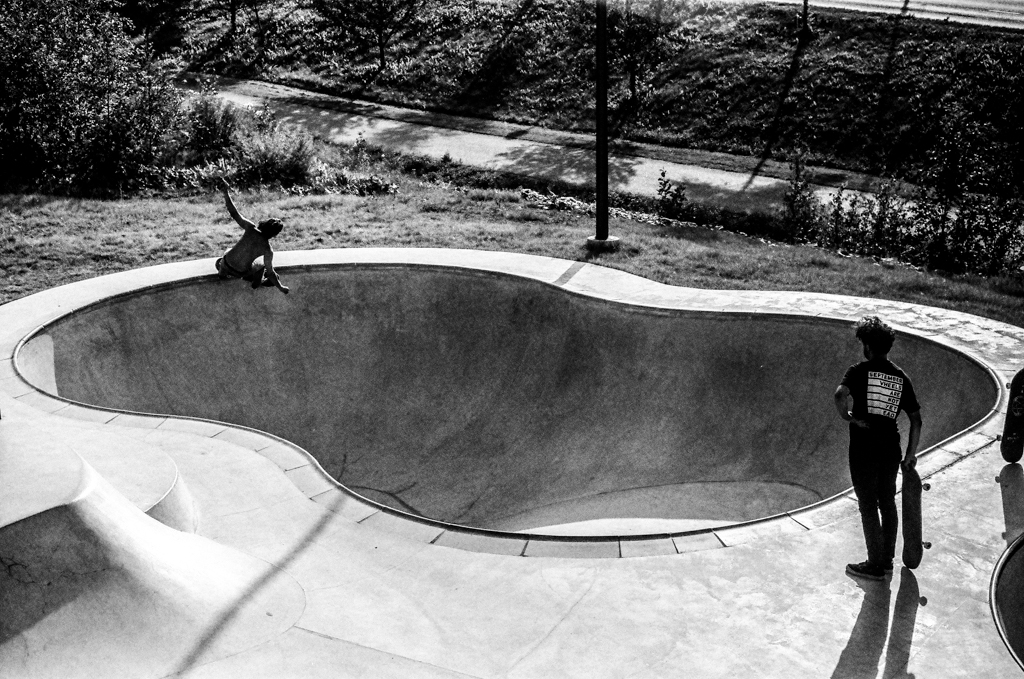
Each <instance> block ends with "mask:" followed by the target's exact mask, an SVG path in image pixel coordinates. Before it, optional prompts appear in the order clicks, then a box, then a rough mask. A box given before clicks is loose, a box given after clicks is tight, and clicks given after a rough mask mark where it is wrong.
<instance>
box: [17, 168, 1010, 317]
mask: <svg viewBox="0 0 1024 679" xmlns="http://www.w3.org/2000/svg"><path fill="white" fill-rule="evenodd" d="M398 181H399V184H400V187H401V189H400V192H399V193H398V194H397V195H386V196H370V197H360V196H353V195H321V196H304V197H298V196H292V195H288V194H284V193H280V192H272V191H259V192H241V193H238V194H237V195H236V196H235V203H236V205H238V207H239V210H240V211H241V212H242V214H243V215H246V216H250V217H253V218H262V217H264V216H269V215H277V216H280V217H281V218H282V219H283V220H284V221H285V224H286V228H285V230H284V231H283V232H282V234H281V235H280V236H278V237H277V238H276V239H275V241H274V245H275V248H276V249H277V250H298V249H315V248H341V247H344V248H357V247H443V248H468V249H479V250H502V251H507V252H522V253H528V254H536V255H546V256H550V257H560V258H564V259H568V260H581V261H584V260H588V259H589V257H590V255H589V253H588V252H587V250H586V249H585V247H584V242H585V241H586V238H587V236H589V235H592V234H593V228H594V226H593V218H592V217H590V216H587V215H586V214H582V213H578V212H570V211H551V210H543V209H539V208H537V207H535V206H534V204H532V203H530V202H527V201H526V200H524V199H523V198H521V197H520V195H519V193H518V192H515V191H494V190H482V189H469V190H466V189H459V188H454V187H451V186H438V185H436V184H428V183H423V182H418V181H416V180H413V179H409V178H405V179H401V178H400V179H399V180H398ZM239 233H240V232H239V230H238V228H237V226H235V224H234V222H232V221H231V220H230V218H229V217H228V215H227V212H226V211H225V209H224V206H223V201H222V199H221V197H220V195H219V194H216V193H212V192H211V193H210V194H208V195H201V196H196V197H179V198H133V199H126V200H119V201H102V200H85V199H70V198H52V197H47V196H19V195H0V303H4V302H8V301H11V300H13V299H17V298H19V297H23V296H25V295H29V294H31V293H33V292H37V291H39V290H43V289H46V288H50V287H53V286H57V285H62V284H65V283H70V282H73V281H76V280H81V279H84V278H89V277H92V276H98V275H102V274H106V273H112V272H116V271H123V270H127V269H133V268H138V267H144V266H150V265H154V264H160V263H165V262H172V261H181V260H189V259H198V258H204V257H213V256H216V255H219V254H220V253H221V252H222V251H223V250H224V249H225V248H227V247H229V246H230V245H231V244H232V243H233V242H234V240H235V239H236V238H237V237H238V235H239ZM611 233H612V234H613V235H617V236H619V237H620V238H621V239H622V241H623V243H624V245H623V248H622V249H621V251H620V252H618V253H615V254H604V255H600V256H599V258H598V259H596V260H591V261H594V262H595V263H597V264H600V265H602V266H609V267H614V268H617V269H621V270H624V271H628V272H630V273H634V274H636V275H639V276H643V277H645V278H649V279H652V280H655V281H659V282H662V283H668V284H671V285H680V286H690V287H699V288H717V289H758V290H804V291H814V292H826V293H838V294H846V295H857V296H865V297H879V298H885V299H894V300H902V301H907V302H915V303H920V304H928V305H932V306H938V307H943V308H948V309H956V310H959V311H965V312H968V313H973V314H978V315H981V316H987V317H989V318H993V319H997V320H1000V321H1004V322H1008V323H1012V324H1014V325H1018V326H1022V327H1024V305H1022V304H1021V302H1022V297H1024V284H1022V281H1021V280H1020V279H1019V278H1018V279H989V280H986V279H981V278H957V279H951V278H947V277H943V276H939V275H935V274H931V273H923V272H919V271H916V270H914V269H912V268H909V267H905V266H900V265H895V264H891V263H887V262H877V263H876V262H874V261H872V260H870V259H861V258H855V257H843V256H841V255H838V254H834V253H830V252H826V251H823V250H820V249H818V248H815V247H809V246H798V245H785V244H779V243H771V242H767V241H763V240H761V239H757V238H750V237H747V236H743V235H739V234H735V233H730V232H727V231H718V230H714V229H708V228H703V227H696V226H686V225H677V226H660V225H656V224H650V223H643V222H638V221H633V220H628V219H625V218H615V217H613V218H612V221H611Z"/></svg>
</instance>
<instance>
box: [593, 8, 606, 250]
mask: <svg viewBox="0 0 1024 679" xmlns="http://www.w3.org/2000/svg"><path fill="white" fill-rule="evenodd" d="M596 2H597V7H596V10H597V69H596V75H597V88H596V89H597V93H596V94H597V96H596V99H597V111H596V113H597V144H596V151H597V163H596V167H597V177H596V186H595V188H596V191H597V206H596V209H597V235H596V238H597V240H599V241H606V240H608V1H607V0H596Z"/></svg>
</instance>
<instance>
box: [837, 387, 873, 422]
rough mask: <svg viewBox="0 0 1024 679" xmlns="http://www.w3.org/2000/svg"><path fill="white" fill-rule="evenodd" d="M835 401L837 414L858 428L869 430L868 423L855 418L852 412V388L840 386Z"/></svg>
mask: <svg viewBox="0 0 1024 679" xmlns="http://www.w3.org/2000/svg"><path fill="white" fill-rule="evenodd" d="M832 398H833V400H834V401H835V404H836V412H837V413H839V417H841V418H842V419H843V420H845V421H846V422H853V423H854V424H855V425H857V426H858V427H862V428H867V426H868V423H867V422H865V421H864V420H858V419H856V418H854V416H853V411H852V410H850V388H849V387H847V386H846V385H845V384H840V385H839V387H838V388H836V393H835V394H834V395H833V397H832Z"/></svg>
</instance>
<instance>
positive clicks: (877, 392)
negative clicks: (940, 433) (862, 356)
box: [840, 358, 921, 433]
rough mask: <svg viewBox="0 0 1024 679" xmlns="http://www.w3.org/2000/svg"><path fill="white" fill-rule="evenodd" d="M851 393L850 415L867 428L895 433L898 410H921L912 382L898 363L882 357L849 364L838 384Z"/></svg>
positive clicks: (911, 411) (912, 411)
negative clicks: (865, 424) (852, 364)
mask: <svg viewBox="0 0 1024 679" xmlns="http://www.w3.org/2000/svg"><path fill="white" fill-rule="evenodd" d="M840 384H842V385H843V386H845V387H846V388H847V389H849V390H850V393H851V394H852V395H853V416H854V417H855V418H857V419H858V420H865V421H866V422H867V423H868V424H869V425H870V429H871V431H875V432H879V433H883V432H896V431H898V429H899V425H898V424H897V423H896V417H897V416H898V415H899V414H900V411H901V410H905V411H907V412H908V413H916V412H917V411H918V410H920V409H921V406H920V404H918V402H917V394H915V393H914V384H913V382H911V381H910V378H909V377H907V374H906V373H905V372H903V371H902V370H901V369H900V367H899V366H897V365H896V364H895V363H893V362H892V361H890V360H888V359H885V358H875V359H872V360H870V361H861V362H860V363H858V364H857V365H854V366H850V369H849V370H847V371H846V375H844V376H843V381H842V382H841V383H840Z"/></svg>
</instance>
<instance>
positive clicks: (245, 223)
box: [220, 177, 256, 231]
mask: <svg viewBox="0 0 1024 679" xmlns="http://www.w3.org/2000/svg"><path fill="white" fill-rule="evenodd" d="M220 190H221V192H223V194H224V204H225V205H226V206H227V208H228V214H229V215H231V218H232V219H234V220H235V221H236V222H238V225H239V226H240V227H242V228H243V229H245V230H246V231H249V230H250V229H255V228H256V225H255V224H253V223H252V222H251V221H249V220H248V219H246V218H245V217H243V216H242V215H240V214H238V210H236V209H235V204H234V203H233V202H231V191H230V189H229V187H228V183H227V180H225V179H224V177H221V178H220Z"/></svg>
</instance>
